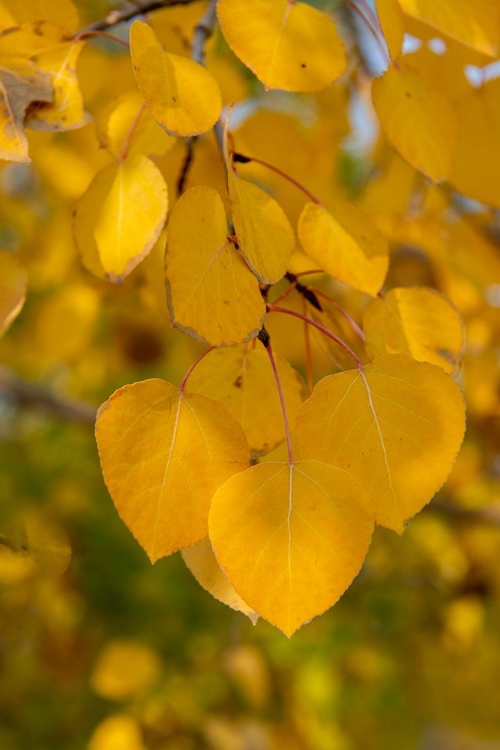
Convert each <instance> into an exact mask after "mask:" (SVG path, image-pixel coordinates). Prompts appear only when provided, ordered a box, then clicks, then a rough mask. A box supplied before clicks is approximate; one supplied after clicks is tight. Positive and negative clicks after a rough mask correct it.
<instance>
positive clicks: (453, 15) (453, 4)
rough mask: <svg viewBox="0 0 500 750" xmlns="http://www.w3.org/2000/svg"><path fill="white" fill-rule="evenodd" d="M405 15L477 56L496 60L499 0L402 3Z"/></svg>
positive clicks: (407, 0)
mask: <svg viewBox="0 0 500 750" xmlns="http://www.w3.org/2000/svg"><path fill="white" fill-rule="evenodd" d="M399 2H400V4H401V7H402V9H403V10H404V12H405V13H407V14H408V15H409V16H412V17H413V18H416V19H417V20H419V21H423V22H424V23H426V24H429V26H432V27H433V28H434V29H436V30H437V31H440V32H442V33H443V34H446V35H447V36H450V37H451V38H452V39H456V40H457V41H458V42H462V44H465V45H466V46H467V47H471V48H472V49H474V50H476V51H477V52H481V53H483V54H484V55H488V56H490V57H494V56H495V55H496V54H497V52H498V43H499V37H500V31H499V29H500V4H499V3H498V0H476V1H475V2H473V3H472V2H470V0H439V2H436V0H399Z"/></svg>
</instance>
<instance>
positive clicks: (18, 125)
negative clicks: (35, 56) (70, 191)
mask: <svg viewBox="0 0 500 750" xmlns="http://www.w3.org/2000/svg"><path fill="white" fill-rule="evenodd" d="M52 98H53V94H52V80H51V76H50V75H49V73H47V72H46V71H43V70H39V68H37V67H36V66H35V65H34V64H33V63H32V62H30V61H29V60H23V59H13V58H8V59H7V60H5V59H4V58H3V57H0V159H8V160H10V161H18V162H29V161H30V158H29V156H28V139H27V138H26V135H25V133H24V118H25V115H26V110H27V109H28V107H30V105H32V104H33V102H51V101H52Z"/></svg>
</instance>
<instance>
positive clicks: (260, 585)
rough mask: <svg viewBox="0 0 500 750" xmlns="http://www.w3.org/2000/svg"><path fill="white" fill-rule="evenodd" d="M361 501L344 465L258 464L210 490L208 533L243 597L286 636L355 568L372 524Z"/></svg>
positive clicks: (327, 603)
mask: <svg viewBox="0 0 500 750" xmlns="http://www.w3.org/2000/svg"><path fill="white" fill-rule="evenodd" d="M365 503H366V500H365V499H364V493H363V491H362V489H361V488H360V487H359V485H358V484H357V483H356V482H354V481H353V480H352V479H351V477H350V476H349V474H348V473H347V472H346V471H341V470H339V469H336V468H334V467H333V466H327V465H326V464H323V463H320V462H319V461H299V462H297V464H296V465H295V466H290V465H289V464H288V463H263V464H259V465H257V466H252V467H251V468H250V469H247V471H245V472H242V473H240V474H236V475H235V476H233V477H231V479H230V480H229V481H228V482H226V483H225V484H224V485H223V486H222V487H221V488H220V489H219V490H218V491H217V492H216V493H215V496H214V498H213V501H212V506H211V509H210V518H209V528H210V539H211V541H212V544H213V546H214V549H215V552H216V555H217V559H218V561H219V563H220V565H221V566H222V569H223V570H224V571H225V573H226V575H227V576H228V578H229V580H230V581H231V583H232V584H233V585H234V587H235V589H236V590H237V591H238V593H239V594H240V595H241V596H242V597H243V599H244V600H245V601H246V602H247V604H249V605H250V606H251V607H252V608H253V609H254V610H255V611H256V612H257V613H258V614H259V615H261V616H262V617H264V618H265V619H266V620H268V621H269V622H271V623H272V624H273V625H276V626H277V627H278V628H279V629H280V630H282V631H283V632H284V633H285V634H286V635H288V636H290V635H292V633H294V631H295V630H297V629H298V628H299V627H300V626H301V625H303V624H304V623H305V622H308V621H309V620H310V619H311V618H313V617H315V616H316V615H319V614H321V613H322V612H324V611H325V610H326V609H328V608H329V607H331V606H332V604H334V603H335V602H336V601H337V599H338V598H339V597H340V596H341V595H342V594H343V593H344V591H345V590H346V588H347V587H348V586H349V585H350V583H351V582H352V580H353V578H354V577H355V576H356V575H357V573H358V572H359V570H360V568H361V566H362V564H363V561H364V559H365V556H366V553H367V551H368V547H369V544H370V540H371V536H372V530H373V522H372V521H371V520H370V517H369V515H368V513H367V510H366V507H365Z"/></svg>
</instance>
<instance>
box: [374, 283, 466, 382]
mask: <svg viewBox="0 0 500 750" xmlns="http://www.w3.org/2000/svg"><path fill="white" fill-rule="evenodd" d="M363 330H364V331H365V334H366V338H367V343H368V347H369V349H370V350H371V351H372V352H373V353H374V355H375V356H380V355H381V354H396V353H405V354H409V355H410V356H412V357H413V358H414V359H418V360H420V361H423V362H431V363H432V364H435V365H439V366H440V367H442V368H443V369H444V370H446V372H448V373H450V374H451V373H453V372H456V370H457V368H458V366H459V365H460V361H461V359H462V357H463V353H464V346H465V342H464V327H463V323H462V319H461V318H460V315H459V313H458V311H457V310H456V308H455V307H454V306H453V305H452V304H451V302H450V301H449V300H448V299H447V298H446V297H444V296H443V295H442V294H439V292H437V291H436V290H435V289H429V288H426V287H404V288H401V289H391V291H390V292H387V294H386V295H385V296H384V297H383V298H378V299H374V300H372V301H371V302H370V304H369V305H368V307H367V308H366V310H365V315H364V321H363Z"/></svg>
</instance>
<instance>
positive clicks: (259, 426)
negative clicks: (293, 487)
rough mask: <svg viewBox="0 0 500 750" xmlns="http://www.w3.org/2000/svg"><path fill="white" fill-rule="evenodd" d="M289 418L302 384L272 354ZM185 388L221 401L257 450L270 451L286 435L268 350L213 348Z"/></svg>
mask: <svg viewBox="0 0 500 750" xmlns="http://www.w3.org/2000/svg"><path fill="white" fill-rule="evenodd" d="M275 359H276V364H277V367H278V373H279V377H280V381H281V387H282V390H283V394H284V397H285V402H286V407H287V412H288V418H289V419H290V421H291V422H293V421H294V419H295V416H296V414H297V410H298V408H299V406H300V404H301V403H302V400H303V395H304V384H303V382H302V379H301V377H300V376H299V374H298V373H297V372H296V371H295V370H293V369H292V368H291V367H290V365H289V364H288V362H287V361H286V359H284V358H283V357H279V356H278V355H276V354H275ZM189 387H190V388H191V390H193V391H195V392H196V393H201V395H202V396H207V398H213V399H215V400H216V401H220V403H222V404H224V406H225V407H226V409H227V410H228V412H229V413H230V414H231V415H232V416H233V417H234V418H235V419H236V421H237V422H239V423H240V425H241V426H242V427H243V431H244V433H245V435H246V437H247V440H248V444H249V446H250V448H251V449H252V451H253V452H254V453H256V454H259V453H262V454H265V453H269V452H270V451H271V450H273V448H275V447H276V446H277V445H279V443H281V442H282V441H283V440H284V439H285V429H284V426H283V419H282V412H281V404H280V400H279V396H278V391H277V389H276V382H275V380H274V375H273V371H272V369H271V366H270V364H269V357H268V356H267V354H266V352H265V351H263V350H262V349H261V348H260V349H250V348H249V347H244V346H232V347H225V348H223V349H217V350H216V351H214V352H211V354H210V356H208V357H205V358H204V359H203V360H202V361H201V362H200V363H199V365H197V367H196V369H195V370H194V372H193V374H192V375H190V381H189Z"/></svg>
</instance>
